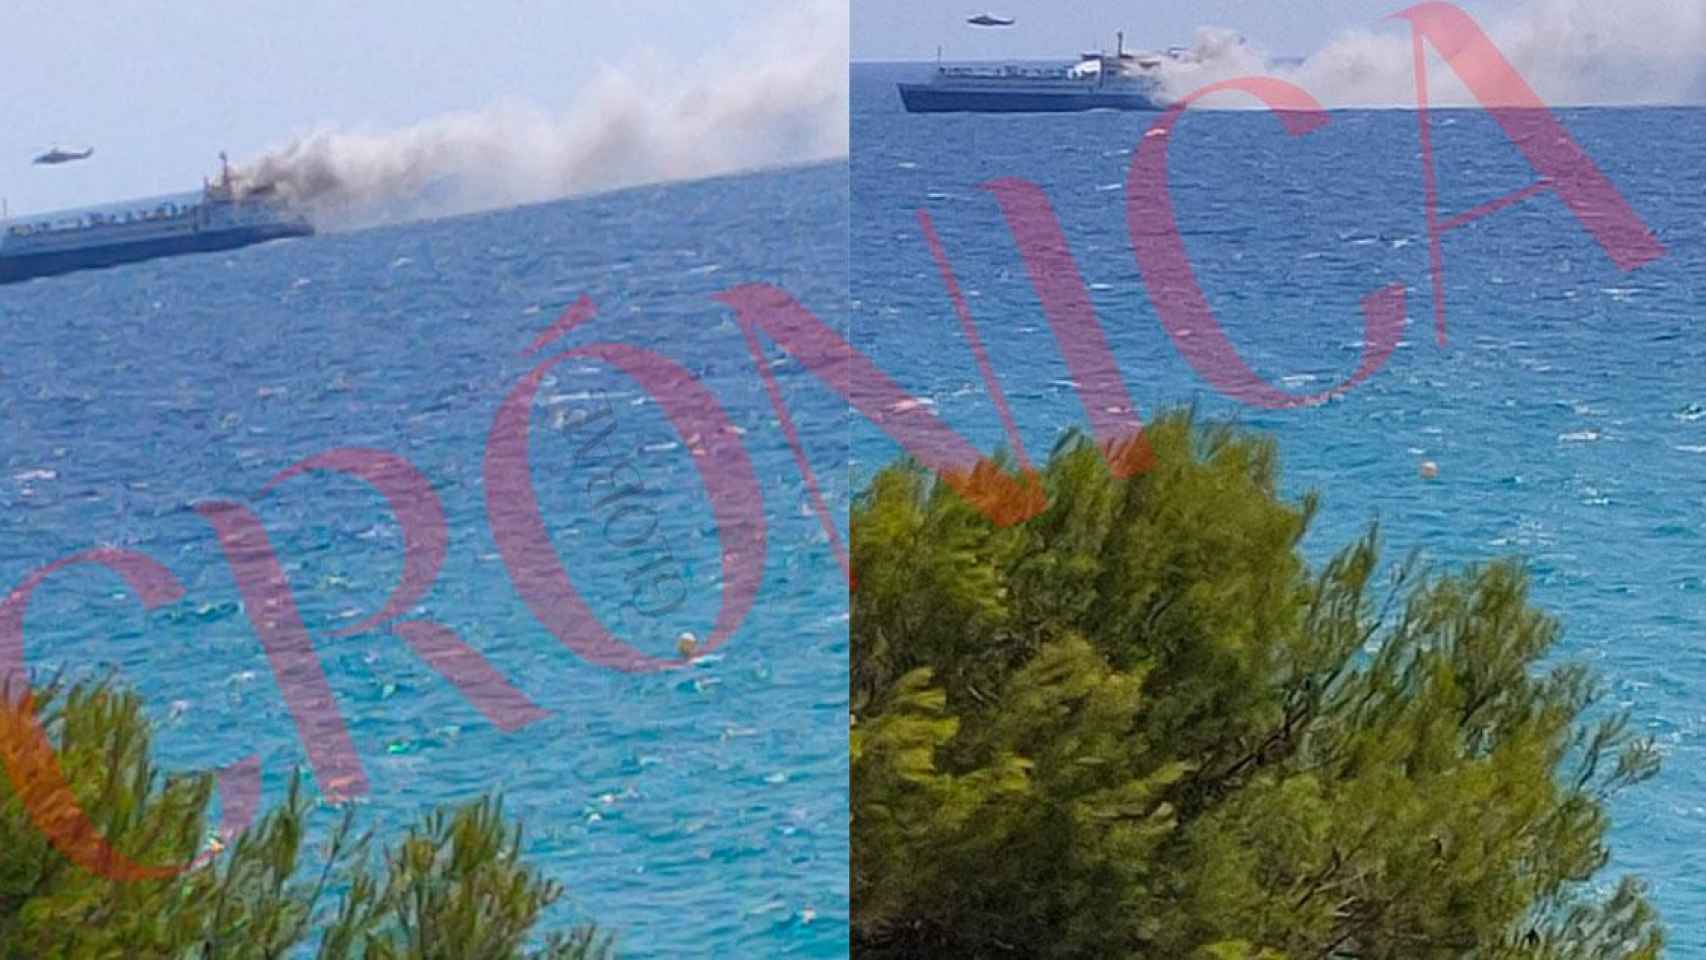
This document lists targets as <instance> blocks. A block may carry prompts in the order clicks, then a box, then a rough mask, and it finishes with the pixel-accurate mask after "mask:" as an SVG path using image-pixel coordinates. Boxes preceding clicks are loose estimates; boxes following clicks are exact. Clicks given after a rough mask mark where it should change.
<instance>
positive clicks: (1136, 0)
mask: <svg viewBox="0 0 1706 960" xmlns="http://www.w3.org/2000/svg"><path fill="white" fill-rule="evenodd" d="M1412 2H1413V0H1194V2H1190V3H1145V2H1142V0H1073V2H1071V3H1063V2H1061V0H852V3H853V57H854V59H856V60H930V59H934V58H935V56H936V46H937V45H938V44H940V45H942V46H943V47H944V48H945V49H944V53H946V55H947V56H949V57H953V58H956V59H962V60H980V59H986V58H987V59H1001V58H1006V57H1032V56H1034V57H1043V58H1056V57H1060V56H1062V55H1065V56H1067V57H1068V58H1070V57H1072V56H1075V55H1076V54H1077V53H1078V52H1079V51H1080V50H1095V49H1099V48H1102V47H1109V48H1111V47H1112V46H1113V44H1114V32H1115V31H1117V30H1124V31H1125V35H1126V45H1127V46H1135V47H1139V48H1150V49H1153V48H1157V47H1169V46H1175V45H1188V44H1190V42H1191V40H1192V38H1193V36H1194V35H1195V33H1196V28H1197V27H1199V26H1205V25H1212V26H1219V27H1230V28H1232V29H1235V30H1237V31H1238V32H1240V33H1242V34H1243V35H1244V36H1245V37H1246V38H1247V39H1248V40H1249V41H1250V42H1251V43H1254V44H1257V45H1259V46H1261V47H1264V48H1265V49H1267V50H1269V51H1272V52H1273V53H1275V54H1277V55H1280V56H1305V55H1307V54H1309V53H1310V52H1312V51H1314V50H1316V49H1317V48H1319V47H1321V46H1322V45H1323V44H1325V43H1326V42H1327V41H1328V40H1329V39H1331V38H1332V37H1333V35H1334V34H1336V33H1338V32H1339V31H1341V30H1344V29H1346V28H1349V27H1376V26H1378V24H1379V21H1381V20H1383V19H1385V18H1386V17H1389V16H1390V15H1391V14H1393V13H1396V12H1398V11H1399V10H1402V9H1404V8H1405V7H1408V6H1410V5H1411V3H1412ZM1678 2H1699V0H1678ZM1459 5H1460V6H1462V7H1464V8H1465V9H1468V10H1470V11H1471V12H1479V11H1481V10H1499V9H1514V8H1520V7H1523V6H1525V4H1524V3H1523V2H1520V0H1518V2H1493V3H1475V2H1468V3H1460V4H1459ZM984 12H989V13H994V14H997V15H998V16H1003V17H1011V18H1014V19H1016V20H1017V21H1018V23H1017V24H1016V25H1014V26H1012V27H1006V28H995V29H989V28H978V27H972V26H968V25H966V23H965V19H966V18H967V17H969V16H975V15H976V14H979V13H984Z"/></svg>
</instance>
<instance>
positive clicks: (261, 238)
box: [0, 223, 314, 284]
mask: <svg viewBox="0 0 1706 960" xmlns="http://www.w3.org/2000/svg"><path fill="white" fill-rule="evenodd" d="M313 232H314V229H313V228H312V227H310V226H308V225H306V224H302V223H270V224H256V225H252V226H242V227H231V228H228V229H224V230H202V231H197V232H194V233H186V234H180V235H177V236H167V237H152V238H149V239H145V240H136V241H133V242H130V243H114V244H106V245H101V246H89V247H82V248H79V249H73V250H53V251H43V252H41V253H22V254H5V253H0V284H5V283H19V282H21V281H24V280H33V279H35V278H37V277H52V276H58V275H60V274H65V273H72V272H75V271H78V270H94V269H99V268H102V267H115V266H118V265H120V264H125V263H137V262H140V261H143V260H157V259H160V258H162V257H176V256H182V255H184V254H190V253H217V252H219V251H222V250H235V249H237V248H239V247H248V246H253V245H254V244H257V243H266V242H267V241H269V240H281V239H284V238H286V237H305V236H310V235H312V234H313Z"/></svg>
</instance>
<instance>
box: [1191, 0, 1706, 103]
mask: <svg viewBox="0 0 1706 960" xmlns="http://www.w3.org/2000/svg"><path fill="white" fill-rule="evenodd" d="M1471 12H1472V13H1474V11H1471ZM1477 21H1478V22H1479V23H1480V25H1481V27H1482V29H1484V30H1485V31H1486V32H1487V34H1488V36H1489V37H1491V38H1492V40H1493V42H1494V43H1495V44H1497V46H1498V47H1499V50H1500V51H1501V52H1503V53H1504V55H1505V58H1506V59H1507V60H1509V61H1510V62H1511V65H1512V66H1514V67H1515V68H1516V69H1517V71H1518V72H1519V73H1521V74H1522V76H1523V78H1524V79H1526V80H1527V81H1528V85H1529V86H1530V87H1532V88H1533V89H1534V92H1535V93H1536V94H1538V95H1539V97H1540V99H1541V100H1542V101H1543V102H1544V103H1546V104H1547V105H1548V106H1552V107H1563V106H1597V105H1625V104H1679V103H1699V102H1702V101H1703V100H1706V56H1703V55H1702V51H1706V2H1702V0H1622V2H1619V3H1607V2H1604V0H1531V2H1528V3H1525V4H1523V5H1521V6H1520V7H1519V8H1517V9H1514V10H1507V11H1506V12H1504V13H1501V14H1498V15H1494V16H1485V17H1477ZM1192 52H1193V57H1192V58H1191V59H1189V60H1186V61H1182V62H1177V63H1172V62H1170V63H1168V64H1166V66H1165V67H1164V68H1163V69H1164V77H1163V87H1164V91H1165V93H1166V94H1168V95H1169V96H1171V97H1174V98H1177V97H1180V96H1183V95H1185V94H1188V93H1190V92H1191V91H1193V90H1196V89H1198V88H1199V87H1201V86H1203V85H1205V84H1208V83H1212V82H1215V81H1218V80H1225V79H1230V78H1232V77H1238V76H1250V75H1253V74H1267V75H1270V76H1278V77H1281V78H1283V79H1286V80H1290V81H1292V82H1293V83H1296V84H1298V85H1300V86H1302V87H1303V88H1304V89H1305V90H1307V91H1309V92H1310V93H1311V94H1312V95H1314V96H1315V98H1316V99H1318V100H1320V101H1321V103H1322V104H1323V105H1325V106H1327V107H1410V108H1413V107H1414V106H1415V100H1416V80H1415V71H1414V65H1413V64H1414V52H1413V48H1412V45H1411V38H1410V31H1409V25H1408V24H1407V23H1405V22H1403V21H1393V22H1391V23H1390V24H1389V25H1387V26H1384V27H1380V28H1379V29H1378V30H1376V29H1362V30H1355V31H1350V32H1347V33H1344V34H1341V35H1340V36H1338V37H1337V38H1336V39H1334V40H1333V41H1332V42H1331V43H1329V44H1328V45H1327V46H1326V47H1324V48H1323V49H1322V50H1320V51H1319V52H1317V53H1315V54H1314V55H1312V56H1310V57H1308V58H1307V59H1305V60H1304V61H1303V62H1302V63H1301V64H1297V63H1291V64H1284V65H1276V64H1274V63H1273V62H1271V59H1270V58H1269V56H1268V55H1267V53H1266V52H1265V51H1262V50H1259V49H1257V48H1255V47H1253V46H1249V45H1246V44H1244V43H1243V42H1242V41H1241V40H1240V39H1239V38H1238V36H1237V35H1236V34H1234V33H1232V32H1231V31H1228V30H1224V29H1220V28H1215V27H1205V28H1203V29H1202V30H1200V31H1199V32H1198V36H1197V40H1196V45H1195V47H1194V48H1193V51H1192ZM1428 52H1429V58H1430V63H1429V67H1428V96H1429V99H1430V101H1431V102H1432V103H1434V104H1437V105H1440V106H1470V105H1473V104H1474V103H1475V100H1474V97H1473V95H1472V94H1471V93H1470V92H1469V91H1468V89H1467V88H1466V87H1465V86H1464V85H1463V84H1462V83H1461V82H1460V81H1459V80H1458V78H1457V77H1456V76H1455V75H1454V74H1453V73H1452V72H1451V69H1450V67H1448V66H1446V65H1445V64H1444V63H1443V62H1442V61H1441V60H1440V59H1439V58H1438V55H1437V51H1435V50H1433V49H1432V47H1431V46H1429V47H1428ZM1205 105H1206V106H1214V107H1237V106H1247V107H1254V106H1257V105H1256V104H1254V103H1253V102H1252V101H1251V99H1250V98H1248V97H1244V96H1242V95H1232V94H1228V95H1225V96H1216V97H1214V98H1213V99H1212V100H1211V101H1208V102H1206V103H1205Z"/></svg>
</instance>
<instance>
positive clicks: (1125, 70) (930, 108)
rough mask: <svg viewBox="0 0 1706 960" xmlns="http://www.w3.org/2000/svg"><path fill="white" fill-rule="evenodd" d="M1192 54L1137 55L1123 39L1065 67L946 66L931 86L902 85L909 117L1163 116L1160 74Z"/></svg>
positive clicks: (938, 67) (1123, 37) (1012, 65)
mask: <svg viewBox="0 0 1706 960" xmlns="http://www.w3.org/2000/svg"><path fill="white" fill-rule="evenodd" d="M1188 56H1189V54H1188V53H1187V52H1186V51H1184V50H1181V49H1178V48H1174V49H1171V50H1168V51H1166V52H1165V53H1133V52H1129V51H1127V50H1126V48H1125V34H1123V33H1122V34H1120V35H1119V43H1118V47H1117V48H1116V50H1115V51H1114V52H1113V53H1111V54H1109V53H1100V52H1098V53H1086V54H1084V55H1083V56H1082V57H1080V58H1079V60H1078V62H1077V63H1075V64H1072V65H1070V66H1064V67H1029V66H1022V65H1018V64H1002V65H998V66H992V67H950V66H943V65H941V64H940V63H938V64H937V66H936V75H935V76H934V77H932V78H931V79H930V82H929V83H902V84H900V85H899V86H900V99H901V102H902V103H904V104H905V105H906V110H907V112H908V113H962V112H963V113H1064V112H1072V111H1079V110H1160V109H1163V108H1164V107H1165V106H1166V104H1165V103H1164V102H1163V98H1162V96H1161V81H1160V70H1161V67H1162V65H1163V64H1165V63H1166V62H1167V61H1168V60H1182V59H1186V58H1187V57H1188Z"/></svg>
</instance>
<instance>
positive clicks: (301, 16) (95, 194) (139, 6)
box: [0, 0, 846, 215]
mask: <svg viewBox="0 0 1706 960" xmlns="http://www.w3.org/2000/svg"><path fill="white" fill-rule="evenodd" d="M796 5H797V4H794V3H790V2H789V0H691V2H684V0H480V2H475V0H411V2H406V3H405V2H400V0H292V2H289V3H276V2H269V3H257V2H253V0H236V2H231V3H224V4H216V3H212V2H202V0H59V2H53V3H49V2H45V0H4V6H5V12H4V14H3V15H0V39H3V46H4V50H5V63H6V70H5V81H4V82H5V87H6V90H5V97H4V98H3V100H0V102H4V104H5V108H4V114H5V122H3V123H0V196H3V197H5V198H6V199H7V201H8V202H9V204H10V207H11V211H12V213H13V214H14V215H16V214H18V213H20V212H26V211H27V212H35V211H42V210H51V209H57V208H61V207H67V206H82V205H88V204H92V203H103V202H107V201H113V200H122V199H128V198H133V197H142V196H149V195H158V194H162V193H174V192H178V191H182V190H192V189H195V188H197V187H198V186H199V185H200V183H201V178H202V176H204V175H211V174H214V173H216V172H217V170H218V164H219V161H218V153H219V151H220V150H221V149H224V150H227V151H229V152H230V154H231V157H232V160H233V161H240V160H242V159H244V158H248V157H253V156H255V155H257V154H259V153H261V152H262V151H264V150H266V149H268V148H270V147H274V146H277V145H279V144H281V143H282V142H284V141H287V140H289V139H291V137H292V136H293V135H295V134H300V133H304V132H308V131H310V130H314V129H319V128H325V127H335V128H340V129H355V130H374V131H380V130H387V129H391V128H394V127H398V126H402V125H406V124H410V123H415V122H418V121H421V120H426V119H429V118H432V117H434V116H437V115H441V114H443V113H446V112H448V111H459V110H475V109H480V108H484V107H488V106H490V105H492V104H494V103H496V102H498V101H500V100H504V99H506V98H507V99H513V100H520V101H525V102H527V103H532V104H536V105H538V106H540V107H543V108H545V109H547V110H558V109H563V108H565V107H566V106H567V105H568V104H569V103H570V102H571V101H572V100H573V98H574V96H575V93H576V90H577V86H579V85H581V84H583V83H585V82H586V81H587V80H588V79H589V77H590V76H591V75H592V73H593V72H594V71H595V68H596V66H597V65H598V64H600V63H605V64H620V63H622V62H623V61H624V60H626V59H628V58H629V57H630V56H633V55H636V54H639V53H640V52H641V51H649V52H651V53H655V54H658V55H660V56H661V57H663V58H668V59H674V60H679V61H684V62H689V61H692V60H695V59H698V58H699V57H700V56H701V55H702V54H704V53H705V52H706V51H707V49H708V48H715V47H724V46H738V44H739V43H740V41H741V40H742V38H743V37H744V36H745V35H747V34H749V33H752V32H754V31H756V30H759V29H760V28H761V27H762V25H763V24H765V23H766V22H767V21H768V20H770V19H771V17H772V15H773V13H774V12H775V11H776V10H777V9H780V8H784V7H792V6H796ZM839 26H840V28H841V29H842V30H843V31H844V30H845V29H846V27H845V20H843V21H842V23H841V24H840V25H839ZM843 36H844V34H843ZM844 42H845V41H843V43H844ZM654 62H655V61H654ZM648 82H653V81H648ZM680 83H682V80H681V78H679V77H671V76H668V75H660V76H657V77H656V78H655V84H656V85H657V86H658V87H659V88H660V89H665V90H668V89H674V88H676V86H677V85H678V84H680ZM55 143H63V144H65V145H68V146H73V147H80V146H92V147H94V148H95V156H94V157H93V158H92V159H90V160H87V161H83V162H81V163H72V164H65V165H62V166H58V167H41V166H33V165H31V163H30V161H31V159H32V158H33V157H34V156H35V155H36V154H38V153H40V152H42V151H44V150H46V149H47V148H49V147H50V146H53V145H54V144H55Z"/></svg>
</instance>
